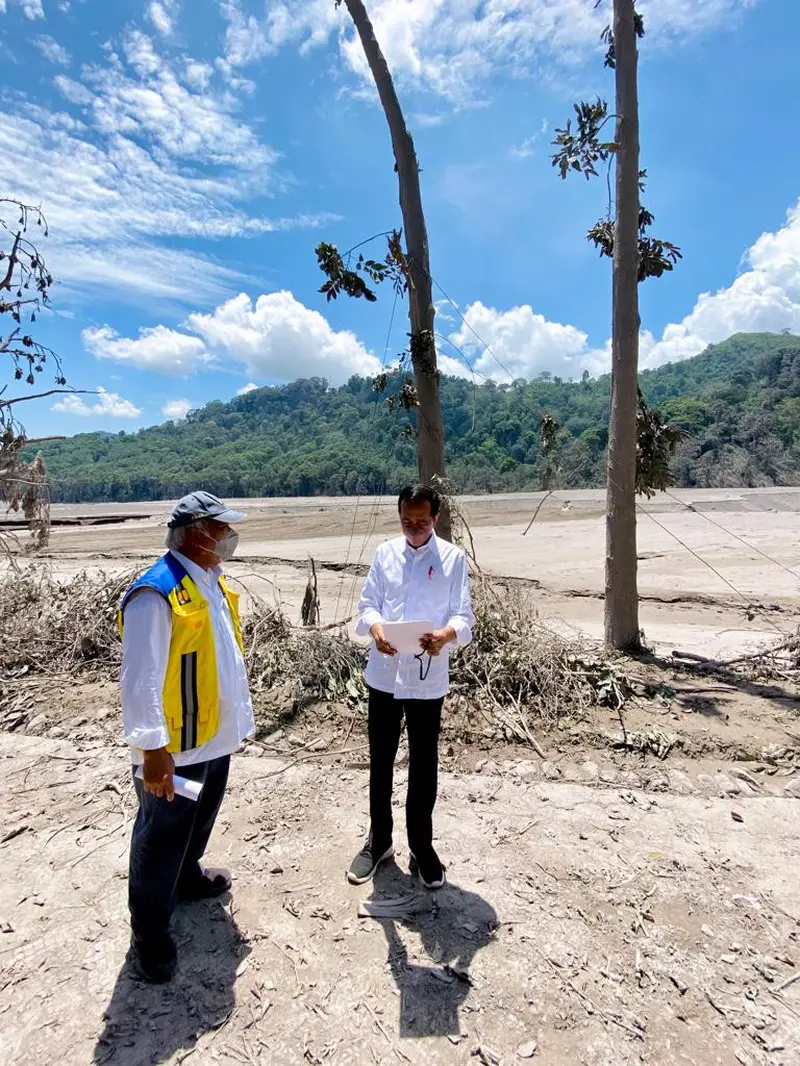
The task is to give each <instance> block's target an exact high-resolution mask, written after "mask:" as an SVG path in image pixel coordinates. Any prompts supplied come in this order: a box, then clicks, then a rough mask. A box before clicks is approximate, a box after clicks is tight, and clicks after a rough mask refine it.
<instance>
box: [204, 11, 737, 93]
mask: <svg viewBox="0 0 800 1066" xmlns="http://www.w3.org/2000/svg"><path fill="white" fill-rule="evenodd" d="M756 2H757V0H641V3H640V5H639V6H640V10H641V12H642V14H643V16H644V19H645V24H646V26H647V31H648V32H647V38H646V40H647V42H648V44H649V43H650V42H655V43H656V44H658V42H664V41H672V40H675V39H681V38H686V37H690V36H695V35H697V34H700V33H703V32H706V31H709V30H712V29H718V28H724V27H725V26H726V25H730V24H732V23H734V22H735V21H736V20H737V19H739V18H740V17H741V15H742V14H743V13H744V12H745V11H746V10H747V9H748V8H749V7H752V6H754V4H755V3H756ZM222 10H223V13H224V14H226V16H227V18H228V22H229V28H228V37H227V53H228V56H227V58H228V60H229V62H231V63H232V64H234V65H239V66H244V65H245V64H247V63H250V62H255V61H256V60H258V59H260V58H261V57H262V56H264V55H268V54H271V53H272V52H274V51H276V50H277V49H278V48H280V47H281V46H283V45H285V44H291V43H296V44H299V46H300V48H301V50H303V51H307V50H308V49H310V48H313V47H314V46H316V45H319V44H323V43H324V42H326V41H327V40H328V39H329V37H330V35H331V33H333V32H337V33H338V35H339V44H340V48H341V51H342V54H343V56H344V58H345V61H346V62H347V64H348V66H349V67H350V68H351V69H352V70H353V71H355V72H356V73H357V74H359V75H361V76H362V77H363V78H364V79H365V80H367V81H369V80H370V79H369V71H368V68H367V64H366V61H365V59H364V53H363V50H362V48H361V44H360V42H359V40H358V38H357V36H356V34H355V31H354V28H353V26H352V25H351V24H350V20H349V18H348V17H347V14H346V11H345V10H344V8H343V7H341V8H339V10H338V11H337V10H336V7H335V5H334V4H333V3H332V2H331V0H272V2H271V3H270V4H269V5H268V7H267V13H266V15H265V17H264V18H263V19H260V20H259V19H256V18H255V17H254V16H250V15H245V14H244V13H243V12H242V8H241V4H240V2H239V0H223V3H222ZM369 13H370V18H371V20H372V23H373V25H374V27H375V33H376V36H377V38H378V40H379V41H380V43H381V47H382V49H383V51H384V53H385V55H386V58H387V60H388V62H389V66H390V67H391V68H392V70H393V71H394V72H395V74H396V75H397V76H399V77H400V78H401V79H406V80H410V81H413V82H414V83H415V84H421V85H423V86H425V87H427V88H429V89H432V90H433V91H434V92H437V93H441V94H442V95H444V96H445V97H449V98H450V99H452V100H463V99H466V98H469V97H470V96H472V94H473V92H474V87H475V84H476V83H477V82H478V81H480V80H481V79H482V78H485V77H486V76H487V75H488V74H490V73H491V72H492V71H493V70H495V69H497V68H498V67H501V66H502V67H504V68H506V69H509V70H510V71H511V72H512V73H515V74H520V75H526V74H529V73H530V71H531V69H532V68H535V67H536V65H537V64H541V63H548V62H550V63H559V64H567V65H576V64H578V63H580V62H582V61H583V60H584V59H585V58H586V57H587V56H588V55H590V54H592V53H593V52H596V51H598V50H599V48H600V47H601V45H600V33H601V31H602V29H603V27H604V26H605V25H606V24H607V23H608V21H609V3H608V0H605V2H601V3H599V4H594V3H592V2H591V0H558V2H555V0H373V2H371V3H370V4H369Z"/></svg>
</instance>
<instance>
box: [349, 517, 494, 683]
mask: <svg viewBox="0 0 800 1066" xmlns="http://www.w3.org/2000/svg"><path fill="white" fill-rule="evenodd" d="M413 621H418V622H431V623H432V624H433V628H434V629H443V628H444V627H445V626H452V627H453V629H454V630H455V633H456V642H457V644H458V645H459V646H462V647H463V646H464V645H466V644H469V642H470V641H471V640H472V627H473V625H474V624H475V615H474V614H473V613H472V603H471V600H470V594H469V571H468V567H467V559H466V556H465V555H464V553H463V551H462V550H461V549H460V548H457V547H456V546H455V545H454V544H450V543H449V542H448V541H446V540H440V539H439V538H438V537H437V536H436V535H435V534H434V535H433V536H432V537H431V539H430V540H429V541H428V543H427V544H425V545H424V546H423V547H422V548H412V547H411V545H410V544H409V543H408V542H407V541H406V539H405V537H396V538H395V539H394V540H389V541H386V542H385V543H384V544H381V545H380V546H379V547H378V549H377V551H376V552H375V558H374V559H373V561H372V566H371V567H370V570H369V574H368V575H367V580H366V583H365V584H364V590H363V592H362V593H361V599H360V601H359V604H358V620H357V622H356V634H357V635H358V636H362V637H365V636H368V635H369V632H370V629H371V628H372V626H373V625H375V623H376V622H413ZM451 648H452V644H446V645H445V646H444V648H443V649H442V651H441V653H440V654H439V655H435V656H433V657H431V658H430V666H429V665H428V662H429V659H428V656H427V655H424V656H423V658H422V660H420V659H418V658H416V657H415V656H414V655H413V654H398V655H383V654H381V652H379V651H378V649H377V648H376V647H375V645H374V644H373V646H372V648H371V649H370V653H369V661H368V663H367V669H366V672H365V676H366V681H367V684H368V685H369V686H370V687H371V688H375V689H379V690H380V691H381V692H391V693H393V694H394V696H395V697H396V698H397V699H418V700H433V699H439V697H441V696H446V695H447V693H448V692H449V691H450V650H451ZM420 651H421V649H420ZM420 663H422V671H420ZM425 670H427V671H428V672H427V675H426V677H425V679H424V680H423V679H422V678H421V676H420V674H421V672H422V673H424V672H425Z"/></svg>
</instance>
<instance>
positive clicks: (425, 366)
mask: <svg viewBox="0 0 800 1066" xmlns="http://www.w3.org/2000/svg"><path fill="white" fill-rule="evenodd" d="M344 3H345V5H346V6H347V10H348V11H349V12H350V16H351V18H352V19H353V22H354V23H355V27H356V30H357V31H358V36H359V37H360V38H361V44H362V46H363V48H364V54H365V56H366V57H367V62H368V63H369V68H370V70H371V71H372V76H373V78H374V79H375V85H376V87H377V90H378V96H379V97H380V101H381V105H382V107H383V111H384V114H385V115H386V121H387V123H388V124H389V132H390V134H391V137H392V149H393V150H394V159H395V168H396V170H397V178H398V183H399V186H400V209H401V211H402V214H403V229H404V232H405V239H406V258H407V261H406V264H405V275H406V281H407V282H408V317H409V319H410V321H411V363H412V366H413V369H414V384H415V386H416V389H417V400H418V403H419V406H418V408H417V468H418V471H419V479H420V481H422V482H424V483H430V482H431V479H432V478H433V477H434V476H436V477H439V478H444V477H445V458H444V427H443V425H442V405H441V401H440V398H439V373H438V370H437V366H436V344H435V341H434V332H433V317H434V313H435V312H434V306H433V292H432V287H431V275H430V260H429V257H428V233H427V230H426V228H425V215H424V213H423V210H422V194H421V192H420V187H419V164H418V163H417V153H416V152H415V151H414V141H413V140H412V137H411V134H410V133H409V132H408V129H407V127H406V120H405V118H404V116H403V111H402V108H401V107H400V101H399V100H398V99H397V93H396V92H395V88H394V82H393V81H392V75H391V72H390V70H389V67H388V65H387V63H386V60H385V58H384V56H383V52H382V51H381V47H380V45H379V44H378V41H377V38H376V37H375V31H374V29H373V28H372V23H371V22H370V19H369V15H368V14H367V10H366V8H365V7H364V4H363V3H362V2H361V0H344ZM438 532H439V534H440V535H441V536H444V537H446V538H447V539H448V540H449V539H450V536H451V520H450V515H449V513H448V512H447V509H445V513H443V514H442V516H441V519H440V521H439V528H438Z"/></svg>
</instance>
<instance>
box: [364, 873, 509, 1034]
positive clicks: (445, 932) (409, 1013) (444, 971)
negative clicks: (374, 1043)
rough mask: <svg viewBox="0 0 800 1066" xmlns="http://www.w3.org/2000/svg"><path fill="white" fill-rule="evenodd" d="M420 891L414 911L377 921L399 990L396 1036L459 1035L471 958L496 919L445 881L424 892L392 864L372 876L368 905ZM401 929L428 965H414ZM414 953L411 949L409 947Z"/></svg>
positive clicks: (470, 983)
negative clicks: (435, 889) (416, 943)
mask: <svg viewBox="0 0 800 1066" xmlns="http://www.w3.org/2000/svg"><path fill="white" fill-rule="evenodd" d="M412 889H416V891H417V892H418V893H419V903H418V907H419V909H416V908H411V910H413V911H414V913H408V914H406V915H404V916H403V917H402V918H381V919H376V920H377V921H380V923H381V925H382V927H383V931H384V934H385V936H386V941H387V945H388V948H389V967H390V969H391V972H392V977H393V978H394V980H395V983H396V984H397V988H398V990H399V992H400V1025H399V1035H400V1036H401V1037H406V1038H420V1037H430V1036H457V1035H459V1034H460V1033H461V1032H462V1026H461V1021H460V1018H459V1008H460V1007H461V1006H462V1004H463V1003H464V1002H465V1000H466V999H467V998H468V996H469V994H470V992H471V990H472V987H473V980H472V976H471V974H470V967H471V966H472V963H473V961H474V959H475V955H476V954H477V953H478V951H480V950H481V948H484V947H486V946H487V944H489V943H490V942H491V941H492V940H493V939H494V934H495V930H496V929H497V925H498V921H497V914H496V913H495V911H494V908H493V907H492V906H491V904H489V903H487V902H486V900H485V899H483V898H482V897H481V896H479V895H477V893H475V892H468V891H467V890H466V889H463V888H459V887H458V885H454V884H450V883H448V884H447V885H446V886H445V887H444V888H442V889H440V890H439V891H438V892H426V891H425V890H424V889H422V888H421V886H420V882H419V881H418V880H416V879H415V878H412V877H410V876H409V875H408V874H405V873H403V871H402V870H400V868H399V867H398V865H397V864H396V863H395V862H394V861H392V862H386V863H383V864H382V865H381V866H380V867H379V869H378V871H377V872H376V874H375V882H374V890H373V893H372V896H371V897H370V901H371V902H377V901H379V900H386V899H387V898H392V897H398V896H405V895H406V894H407V893H409V892H410V891H411V890H412ZM400 927H402V929H404V930H406V931H407V932H409V933H412V934H417V935H418V936H419V939H420V941H421V945H422V949H423V951H424V953H425V955H427V957H428V959H429V960H430V961H429V963H417V962H412V961H411V959H410V957H409V947H408V946H407V944H406V942H405V939H404V938H403V937H402V936H401V934H400ZM412 951H413V946H412Z"/></svg>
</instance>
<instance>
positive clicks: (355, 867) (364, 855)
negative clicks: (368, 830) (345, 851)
mask: <svg viewBox="0 0 800 1066" xmlns="http://www.w3.org/2000/svg"><path fill="white" fill-rule="evenodd" d="M393 855H394V847H393V846H392V845H391V844H390V845H389V847H388V848H387V849H386V851H384V852H376V851H374V850H373V847H372V841H371V840H368V841H367V842H366V844H365V845H364V847H363V848H362V849H361V851H359V853H358V855H356V857H355V858H354V859H353V861H352V862H351V863H350V869H349V870H348V871H347V880H348V881H349V882H350V884H351V885H363V884H364V883H365V882H366V881H369V880H370V879H371V878H372V877H373V875H374V874H375V871H376V870H377V869H378V866H379V865H380V864H381V863H382V862H383V861H384V860H385V859H391V857H392V856H393Z"/></svg>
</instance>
